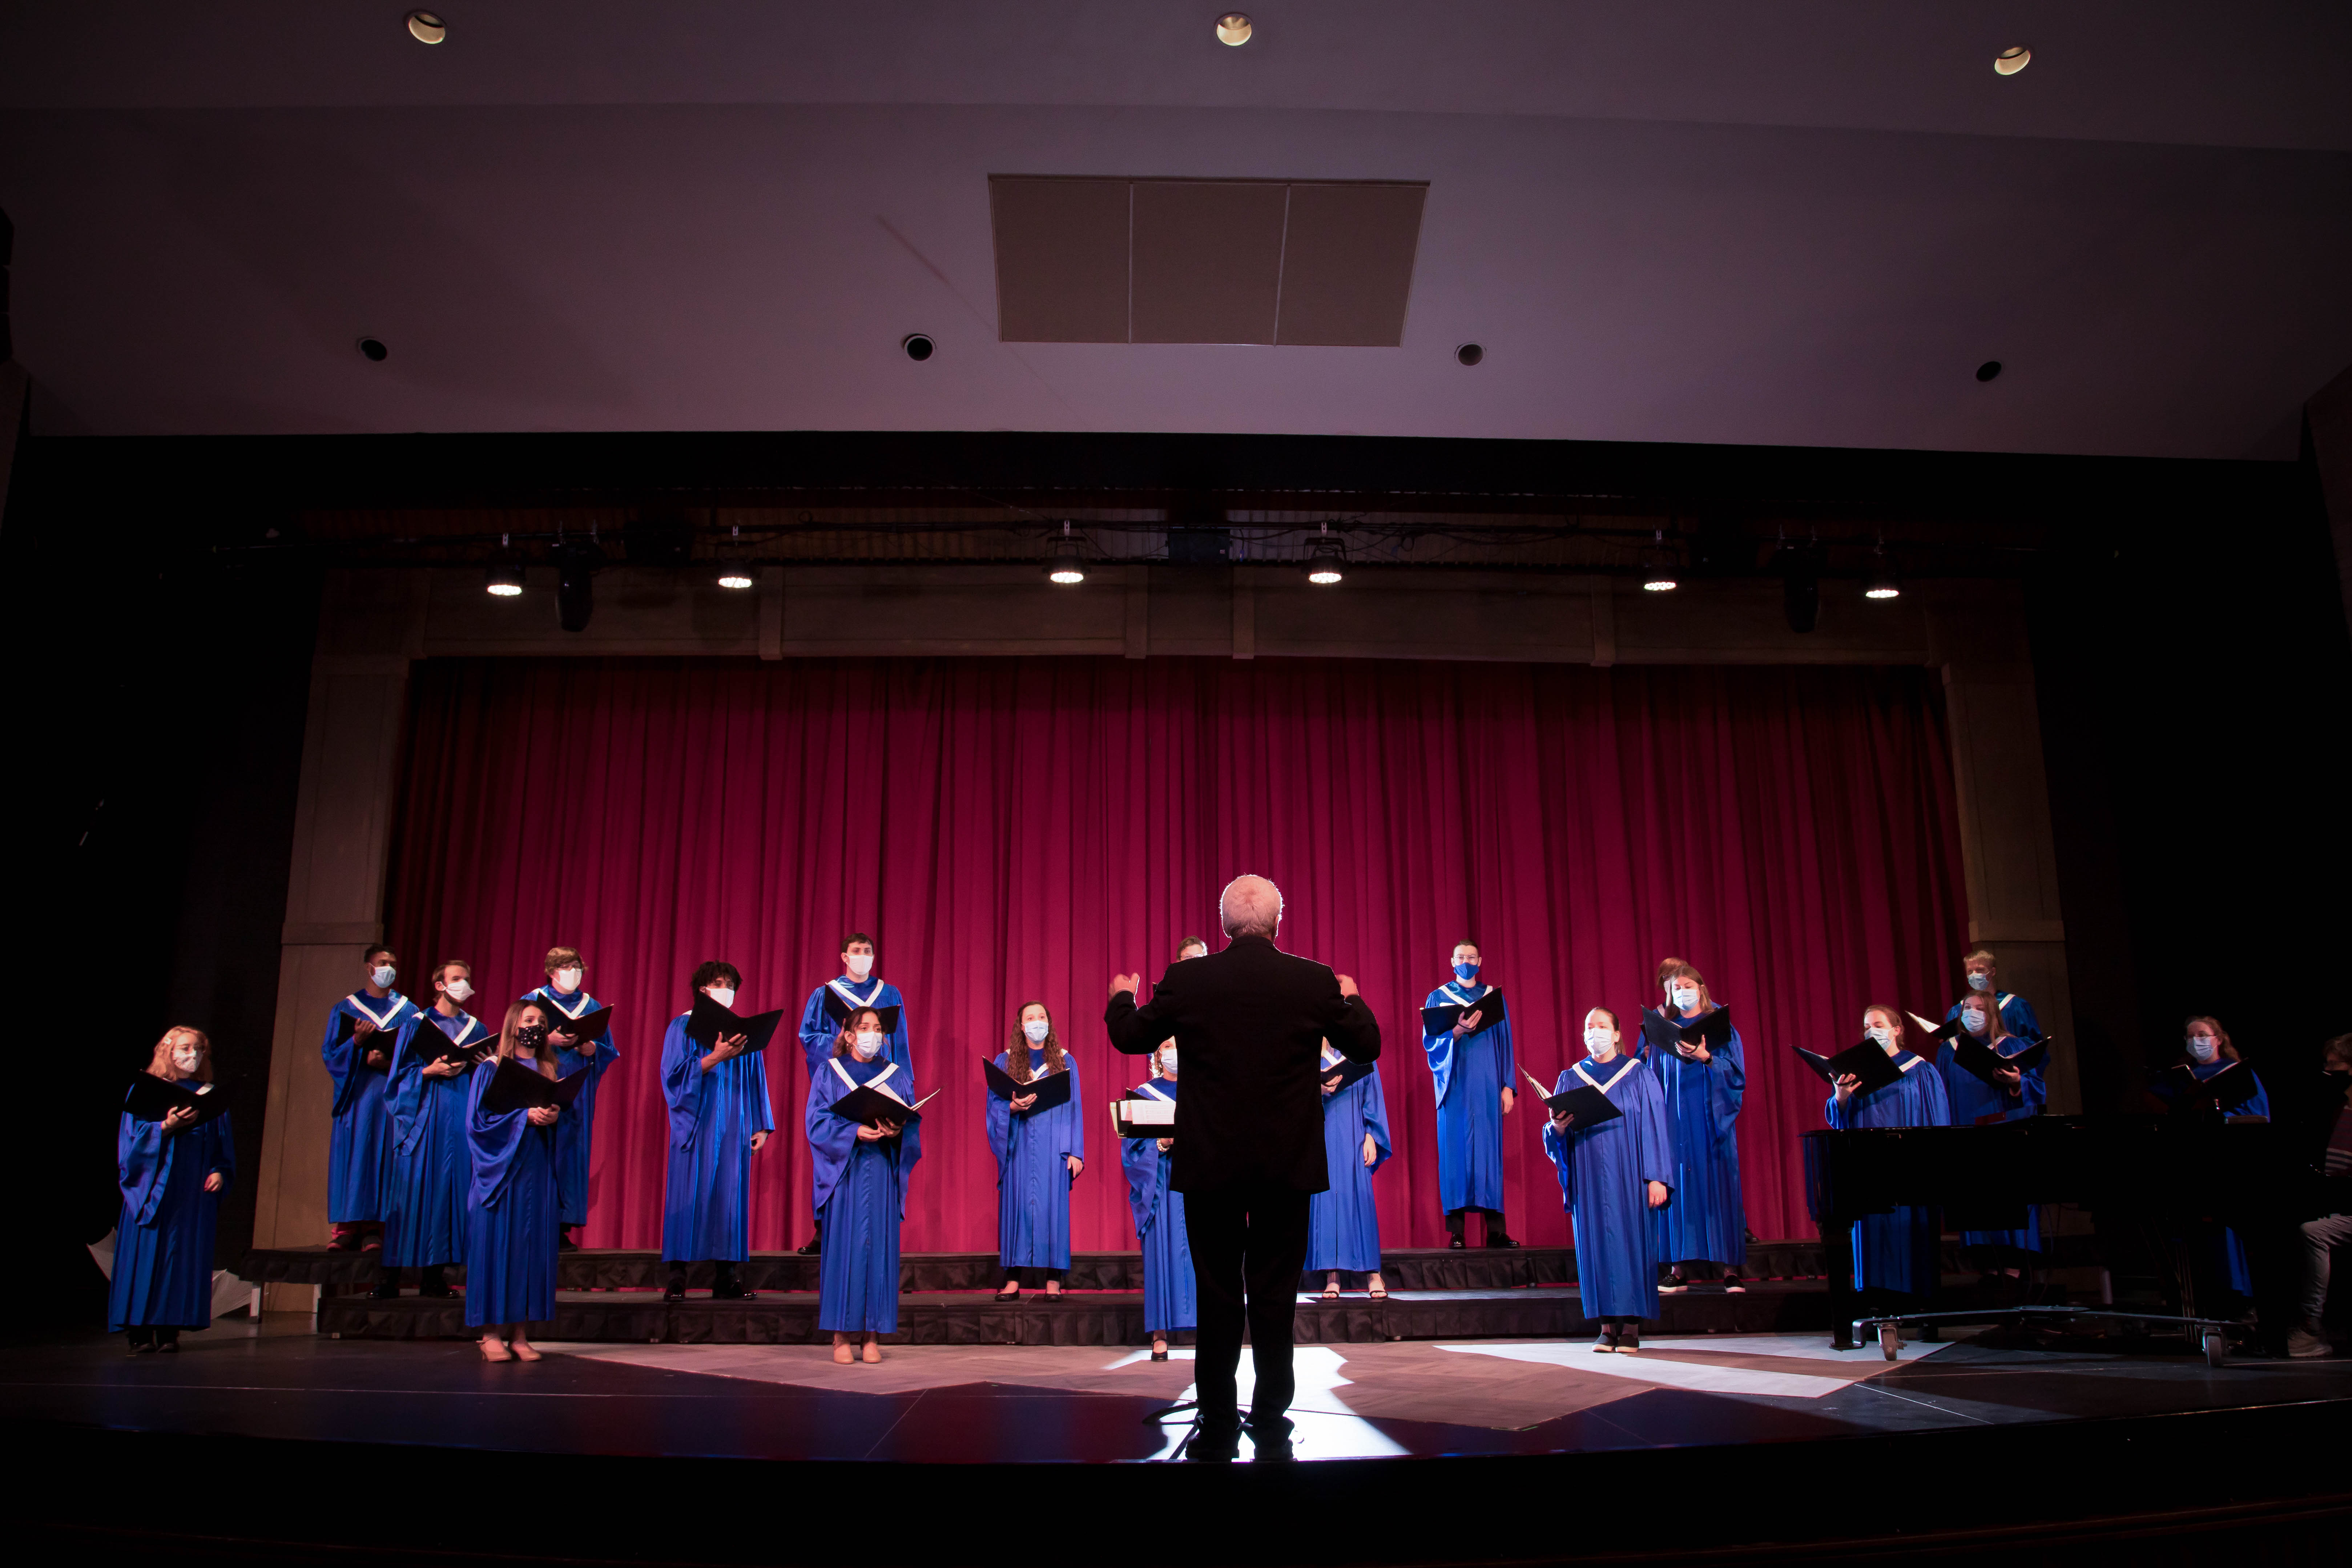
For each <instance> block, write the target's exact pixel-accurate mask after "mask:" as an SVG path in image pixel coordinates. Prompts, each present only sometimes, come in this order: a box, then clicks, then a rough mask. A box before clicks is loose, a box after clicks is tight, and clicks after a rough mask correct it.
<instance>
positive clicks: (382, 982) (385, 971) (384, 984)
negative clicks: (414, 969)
mask: <svg viewBox="0 0 2352 1568" xmlns="http://www.w3.org/2000/svg"><path fill="white" fill-rule="evenodd" d="M368 978H369V979H370V980H371V981H373V982H374V983H375V987H376V989H377V990H379V991H389V990H391V989H392V983H393V982H394V981H395V980H397V979H399V978H400V971H399V970H397V969H394V967H393V966H392V965H391V964H389V963H379V964H377V965H376V966H375V968H374V969H373V970H372V971H370V972H369V973H368Z"/></svg>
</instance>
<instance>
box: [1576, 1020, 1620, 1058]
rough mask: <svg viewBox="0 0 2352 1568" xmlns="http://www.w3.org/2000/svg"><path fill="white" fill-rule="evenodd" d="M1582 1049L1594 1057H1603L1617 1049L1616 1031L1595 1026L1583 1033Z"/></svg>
mask: <svg viewBox="0 0 2352 1568" xmlns="http://www.w3.org/2000/svg"><path fill="white" fill-rule="evenodd" d="M1584 1048H1585V1049H1586V1050H1588V1051H1591V1053H1592V1054H1593V1055H1594V1056H1596V1057H1605V1056H1608V1055H1610V1054H1611V1053H1612V1052H1614V1051H1615V1050H1616V1049H1617V1031H1616V1030H1614V1029H1603V1028H1601V1027H1600V1026H1597V1025H1596V1026H1594V1027H1592V1028H1590V1029H1587V1030H1585V1031H1584Z"/></svg>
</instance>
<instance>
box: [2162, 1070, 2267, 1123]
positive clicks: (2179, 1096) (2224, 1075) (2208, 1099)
mask: <svg viewBox="0 0 2352 1568" xmlns="http://www.w3.org/2000/svg"><path fill="white" fill-rule="evenodd" d="M2155 1076H2156V1081H2157V1088H2158V1092H2159V1093H2162V1094H2164V1095H2165V1096H2166V1097H2167V1098H2168V1099H2169V1100H2171V1102H2172V1109H2173V1110H2174V1111H2175V1112H2204V1111H2216V1110H2218V1111H2221V1113H2223V1114H2224V1115H2226V1114H2228V1113H2229V1112H2231V1111H2233V1110H2237V1109H2238V1107H2240V1106H2242V1105H2243V1104H2245V1103H2246V1101H2248V1100H2252V1098H2253V1097H2254V1091H2255V1090H2256V1089H2260V1088H2262V1085H2261V1084H2260V1083H2258V1082H2256V1081H2255V1079H2254V1069H2253V1068H2250V1067H2248V1066H2247V1065H2246V1064H2245V1063H2243V1062H2231V1064H2230V1065H2229V1066H2228V1067H2226V1068H2222V1069H2221V1071H2220V1072H2217V1073H2215V1074H2214V1075H2213V1076H2212V1077H2211V1078H2209V1079H2199V1078H2198V1077H2197V1075H2196V1074H2195V1073H2192V1072H2190V1071H2189V1068H2187V1067H2185V1066H2180V1067H2169V1068H2165V1069H2164V1070H2163V1071H2161V1072H2159V1073H2158V1074H2156V1075H2155Z"/></svg>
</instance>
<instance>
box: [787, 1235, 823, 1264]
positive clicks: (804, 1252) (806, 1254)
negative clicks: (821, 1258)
mask: <svg viewBox="0 0 2352 1568" xmlns="http://www.w3.org/2000/svg"><path fill="white" fill-rule="evenodd" d="M823 1244H824V1232H823V1231H821V1230H820V1231H817V1232H816V1233H815V1234H814V1235H812V1236H811V1237H809V1238H808V1240H807V1241H805V1242H803V1243H802V1244H801V1246H800V1247H798V1248H797V1249H796V1251H795V1252H794V1254H793V1255H794V1256H795V1257H799V1258H814V1257H815V1256H816V1254H817V1248H818V1247H820V1246H822V1245H823Z"/></svg>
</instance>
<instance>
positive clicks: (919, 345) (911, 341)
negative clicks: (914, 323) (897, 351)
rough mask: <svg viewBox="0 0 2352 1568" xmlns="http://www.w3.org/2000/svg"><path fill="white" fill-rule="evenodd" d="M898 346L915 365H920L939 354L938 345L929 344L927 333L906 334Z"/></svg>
mask: <svg viewBox="0 0 2352 1568" xmlns="http://www.w3.org/2000/svg"><path fill="white" fill-rule="evenodd" d="M898 346H899V347H900V348H903V349H905V350H906V351H907V357H908V359H910V360H913V361H914V362H915V363H917V364H920V363H923V362H924V361H925V360H927V359H929V358H930V357H931V355H933V354H934V353H938V352H939V345H938V344H937V343H935V342H931V339H930V334H929V333H928V332H908V334H907V335H906V337H905V338H903V339H901V340H900V342H899V344H898Z"/></svg>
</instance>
